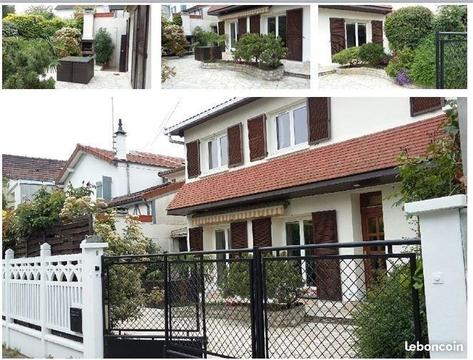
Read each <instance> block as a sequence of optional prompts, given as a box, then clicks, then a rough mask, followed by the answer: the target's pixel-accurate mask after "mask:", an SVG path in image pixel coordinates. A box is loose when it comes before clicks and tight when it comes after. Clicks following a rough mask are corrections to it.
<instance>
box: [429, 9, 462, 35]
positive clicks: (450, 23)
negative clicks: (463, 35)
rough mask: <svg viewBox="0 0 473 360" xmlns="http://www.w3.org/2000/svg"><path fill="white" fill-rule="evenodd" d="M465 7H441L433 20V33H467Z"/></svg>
mask: <svg viewBox="0 0 473 360" xmlns="http://www.w3.org/2000/svg"><path fill="white" fill-rule="evenodd" d="M467 21H468V13H467V7H466V5H442V6H440V7H439V12H438V14H437V16H435V18H434V23H433V25H434V30H435V31H460V32H463V31H467Z"/></svg>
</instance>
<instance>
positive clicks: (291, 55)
mask: <svg viewBox="0 0 473 360" xmlns="http://www.w3.org/2000/svg"><path fill="white" fill-rule="evenodd" d="M302 11H303V10H302V9H292V10H287V11H286V23H287V35H286V46H287V56H286V58H287V59H288V60H295V61H302Z"/></svg>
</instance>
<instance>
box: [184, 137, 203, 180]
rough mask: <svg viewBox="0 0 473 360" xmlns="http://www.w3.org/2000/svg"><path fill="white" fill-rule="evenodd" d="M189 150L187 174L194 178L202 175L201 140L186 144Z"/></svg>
mask: <svg viewBox="0 0 473 360" xmlns="http://www.w3.org/2000/svg"><path fill="white" fill-rule="evenodd" d="M186 150H187V176H188V177H189V178H194V177H197V176H199V175H200V157H199V151H200V142H199V140H196V141H193V142H190V143H187V144H186Z"/></svg>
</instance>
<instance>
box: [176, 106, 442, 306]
mask: <svg viewBox="0 0 473 360" xmlns="http://www.w3.org/2000/svg"><path fill="white" fill-rule="evenodd" d="M442 106H443V100H442V99H441V98H407V97H399V98H344V97H337V98H242V99H232V100H229V101H227V102H225V103H223V104H221V105H219V106H216V107H214V108H212V109H209V110H208V111H205V112H202V113H200V114H198V115H196V116H194V117H191V118H189V119H187V120H184V121H182V122H180V123H179V124H177V125H175V126H172V127H170V128H169V129H167V132H168V134H170V135H171V136H175V137H177V136H178V137H183V138H184V141H185V144H186V149H187V161H186V183H185V184H184V186H183V187H182V188H181V189H180V190H179V192H178V193H177V195H176V197H175V198H174V200H173V201H172V202H171V203H170V205H169V207H168V213H169V214H172V215H179V216H187V219H188V227H189V245H190V250H214V249H228V248H233V249H238V248H247V247H252V246H285V245H298V244H313V243H315V244H321V243H332V242H353V241H371V240H384V239H401V238H412V237H415V236H416V231H415V229H414V226H412V224H410V223H409V222H408V221H407V220H406V216H405V214H404V212H403V210H402V207H400V206H395V202H396V201H397V200H398V198H397V197H396V196H395V194H396V188H397V184H396V181H397V179H396V175H397V173H398V172H397V157H398V155H399V154H400V152H401V150H402V149H407V150H408V151H409V154H411V155H413V156H414V155H420V154H423V153H424V152H425V150H426V147H427V145H428V144H429V143H430V141H431V136H432V134H433V133H434V132H436V131H437V130H438V128H439V126H440V125H441V124H442V123H443V121H444V120H445V119H446V115H445V113H444V112H443V110H442ZM378 250H379V249H378ZM353 251H354V250H353V249H342V250H341V252H342V253H352V252H353ZM357 251H360V250H357ZM366 251H368V252H369V251H370V250H369V249H368V248H367V250H366ZM325 272H326V275H327V279H329V280H330V281H327V282H325V284H319V286H332V285H334V286H333V288H334V289H336V288H340V286H336V285H340V284H350V283H351V282H350V281H341V279H343V277H344V276H346V275H345V274H344V272H343V269H340V268H338V269H336V268H332V269H325ZM343 280H346V279H343ZM362 286H363V285H362V284H358V285H357V284H356V283H354V284H353V286H352V287H350V288H349V289H348V288H346V289H345V288H344V289H343V293H344V294H345V292H346V294H347V297H351V296H353V294H357V292H358V291H362V290H361V288H362ZM328 293H331V294H332V295H331V296H332V297H333V299H334V300H340V299H341V297H342V293H333V292H330V291H328Z"/></svg>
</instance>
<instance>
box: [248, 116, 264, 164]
mask: <svg viewBox="0 0 473 360" xmlns="http://www.w3.org/2000/svg"><path fill="white" fill-rule="evenodd" d="M248 142H249V147H250V161H256V160H260V159H263V158H265V157H266V155H267V151H266V115H264V114H263V115H259V116H256V117H254V118H252V119H250V120H248Z"/></svg>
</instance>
